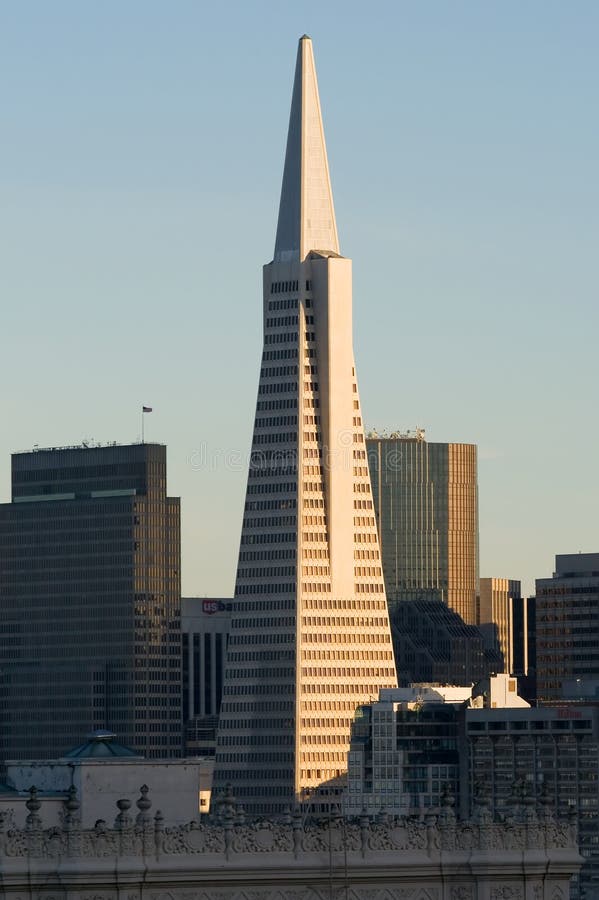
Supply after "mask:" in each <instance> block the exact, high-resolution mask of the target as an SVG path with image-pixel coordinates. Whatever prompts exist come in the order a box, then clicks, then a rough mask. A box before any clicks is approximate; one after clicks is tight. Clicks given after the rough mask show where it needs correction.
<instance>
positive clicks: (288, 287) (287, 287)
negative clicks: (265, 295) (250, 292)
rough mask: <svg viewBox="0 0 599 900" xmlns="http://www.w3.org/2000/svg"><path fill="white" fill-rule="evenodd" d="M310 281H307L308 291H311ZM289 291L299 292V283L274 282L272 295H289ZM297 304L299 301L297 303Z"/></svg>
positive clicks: (271, 288)
mask: <svg viewBox="0 0 599 900" xmlns="http://www.w3.org/2000/svg"><path fill="white" fill-rule="evenodd" d="M309 284H310V282H309V281H306V290H307V291H308V290H310V288H309V287H308V285H309ZM289 291H299V281H297V280H295V281H293V280H292V281H273V283H272V284H271V286H270V293H271V294H287V293H289ZM295 302H296V303H297V300H296V301H295Z"/></svg>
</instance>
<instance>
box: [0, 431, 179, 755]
mask: <svg viewBox="0 0 599 900" xmlns="http://www.w3.org/2000/svg"><path fill="white" fill-rule="evenodd" d="M180 556H181V552H180V510H179V499H178V498H174V497H167V495H166V448H165V447H164V446H160V445H158V444H136V445H132V446H117V445H110V446H103V447H87V446H82V447H66V448H52V449H48V450H39V451H34V452H32V453H17V454H15V455H14V456H13V457H12V503H5V504H2V505H0V659H1V660H2V663H1V668H2V674H1V677H0V697H1V704H0V742H1V755H2V758H3V759H48V758H51V757H58V756H60V755H61V754H63V753H65V752H66V751H67V750H68V749H69V748H70V747H72V746H73V744H74V743H77V742H83V740H84V739H85V737H86V735H87V734H88V733H89V732H92V731H95V730H97V729H108V730H109V731H112V732H114V733H115V734H116V735H117V736H118V739H119V741H120V742H122V743H124V744H127V745H129V746H131V747H133V748H134V749H135V750H136V751H137V752H139V753H140V754H143V755H145V756H147V757H154V758H155V757H168V756H174V755H178V754H179V753H180V751H181V742H182V727H181V707H180V696H181V677H180V672H181V634H180V596H181V591H180Z"/></svg>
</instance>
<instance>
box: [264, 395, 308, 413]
mask: <svg viewBox="0 0 599 900" xmlns="http://www.w3.org/2000/svg"><path fill="white" fill-rule="evenodd" d="M304 405H305V404H304ZM271 409H297V397H285V398H283V399H282V400H259V401H258V403H256V412H266V411H267V410H271Z"/></svg>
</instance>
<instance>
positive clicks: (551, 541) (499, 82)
mask: <svg viewBox="0 0 599 900" xmlns="http://www.w3.org/2000/svg"><path fill="white" fill-rule="evenodd" d="M263 8H264V9H267V8H268V4H265V5H264V6H263ZM334 8H335V5H334V4H333V5H332V6H331V8H330V9H327V10H322V9H320V8H319V9H318V10H317V8H316V6H315V5H313V6H310V5H309V4H308V5H307V7H306V9H302V12H301V15H300V14H299V13H298V14H296V13H295V12H294V13H291V12H289V11H283V10H275V5H274V4H273V5H272V7H271V9H272V15H270V16H269V15H263V16H260V15H254V14H253V12H249V11H248V12H246V11H245V10H244V9H243V8H242V7H241V5H240V6H239V9H238V15H237V17H236V25H235V27H234V28H233V29H230V28H229V25H230V22H229V21H226V19H228V17H225V16H224V13H219V12H218V11H215V10H210V11H203V12H202V15H201V16H200V15H199V13H196V12H195V11H194V9H193V7H192V5H191V4H185V3H182V4H181V6H180V7H179V11H178V17H177V18H176V19H175V18H174V17H173V16H168V15H167V14H166V13H164V12H163V11H160V10H159V9H158V8H153V7H148V6H147V5H145V6H144V9H143V13H144V14H143V16H141V15H140V11H141V6H140V5H139V4H135V3H132V4H131V5H130V7H128V9H127V10H119V11H118V17H117V13H116V7H114V8H113V9H114V10H115V11H114V13H112V12H111V8H110V6H108V7H105V8H104V11H102V12H101V11H92V10H85V11H79V10H77V9H76V7H75V6H74V5H73V4H69V3H58V4H54V5H53V9H52V11H51V13H50V11H47V12H46V11H45V10H43V9H42V8H40V9H39V10H38V12H37V15H36V16H35V17H28V16H27V14H26V12H24V11H20V10H18V9H16V8H14V9H11V10H9V9H8V8H6V9H4V10H2V12H1V13H0V15H1V24H2V28H1V29H0V33H1V34H2V37H0V41H2V42H3V44H2V48H1V49H2V54H1V55H2V60H3V63H2V65H3V68H4V69H5V70H6V73H7V75H8V76H12V77H7V78H5V79H4V80H3V84H4V89H7V90H6V96H5V97H3V106H4V108H5V109H6V111H7V114H6V117H5V120H4V122H3V124H2V128H3V130H4V129H6V130H7V134H6V136H5V137H6V139H5V140H3V147H4V156H5V165H4V166H3V171H2V175H1V176H0V190H1V191H2V198H3V202H2V208H3V215H2V216H1V217H0V228H1V230H2V235H3V244H2V246H3V251H2V255H3V272H4V278H3V295H5V296H6V297H8V298H9V302H8V303H7V304H6V307H7V308H6V310H5V316H6V319H5V325H4V329H3V333H4V334H5V335H7V336H8V340H6V338H5V341H6V344H5V347H4V349H3V371H4V381H5V384H8V381H9V377H10V376H11V375H12V374H14V373H19V378H18V379H13V382H16V383H14V385H13V387H12V389H11V390H10V391H8V390H5V391H4V392H3V394H2V400H1V415H2V421H3V423H4V428H3V430H2V436H1V439H0V499H2V500H4V501H6V500H8V499H9V473H10V458H9V455H10V452H11V451H18V450H25V449H30V448H31V447H33V446H34V445H35V444H39V445H43V446H48V445H50V446H55V445H65V444H75V443H78V442H79V441H80V440H81V439H82V438H84V437H88V438H89V437H94V438H97V439H101V440H103V441H109V440H114V439H118V440H119V441H121V442H122V443H127V442H128V441H129V440H131V439H132V438H135V437H136V436H138V433H139V410H140V407H141V405H142V404H143V403H147V404H149V405H151V406H153V407H154V413H153V415H152V416H151V417H150V420H149V421H148V422H147V423H146V425H147V439H148V440H159V441H164V442H165V443H167V444H168V446H169V450H170V459H171V472H169V476H170V477H169V493H171V494H175V495H181V496H182V498H183V504H182V517H183V532H184V534H183V539H184V549H183V559H184V565H183V577H184V584H183V591H184V593H185V594H207V595H221V596H225V595H229V594H230V593H231V592H232V585H233V579H234V571H235V556H236V553H237V548H238V539H239V521H240V518H241V516H240V513H241V508H242V504H243V490H244V485H243V481H244V477H245V475H244V471H245V462H244V460H245V458H247V455H248V454H249V448H250V436H251V415H252V412H251V411H252V409H253V404H254V400H255V391H256V385H257V374H258V373H257V365H256V360H257V358H258V354H259V344H260V337H259V334H258V329H257V327H256V324H255V320H256V313H257V311H258V310H259V302H260V301H259V294H260V283H259V277H257V276H256V272H255V260H256V259H263V258H266V256H267V253H268V252H269V247H270V238H271V232H270V222H271V221H272V216H273V213H274V212H275V211H276V195H277V182H278V178H280V172H281V163H280V158H281V151H282V139H281V136H280V134H279V129H278V123H279V122H280V120H281V117H282V116H284V115H285V107H286V102H287V94H288V90H289V85H290V78H289V77H288V78H285V77H283V76H282V75H281V74H280V73H282V72H285V71H287V70H286V68H285V60H286V59H287V56H288V53H289V48H291V47H292V46H293V44H294V42H295V40H296V39H297V36H298V35H299V34H301V33H302V32H303V31H307V32H308V33H310V34H311V35H312V37H313V38H314V40H315V44H316V46H317V49H318V50H319V55H321V56H322V59H323V67H324V71H323V73H322V76H324V77H323V81H324V83H325V85H326V87H325V100H326V105H327V110H328V111H329V112H328V137H329V155H330V156H331V158H332V160H333V170H334V173H335V177H334V185H333V188H334V190H335V196H336V200H337V204H338V207H339V208H340V210H341V213H342V215H341V218H342V220H343V233H342V239H343V246H344V248H346V252H347V253H348V255H349V256H353V257H354V258H356V259H359V260H360V263H359V266H356V271H355V294H356V299H357V300H359V302H358V303H357V304H356V306H357V313H356V334H355V339H356V352H357V358H358V368H359V370H360V373H361V389H362V404H363V408H364V418H365V422H366V424H367V426H374V427H377V428H379V429H380V428H383V427H385V426H386V427H387V428H389V429H390V430H391V429H395V428H396V427H400V428H402V429H405V428H409V427H414V426H415V425H423V426H425V427H426V428H427V436H428V437H429V438H430V439H431V440H436V441H443V442H452V441H456V442H472V443H475V444H477V445H478V446H479V448H480V453H479V461H480V462H479V469H480V472H479V481H480V534H481V574H482V575H485V576H496V577H514V578H519V579H521V580H522V581H523V587H524V590H525V592H527V593H531V592H532V586H533V580H534V578H535V577H540V576H542V575H544V574H547V575H550V574H551V567H552V560H553V556H554V555H555V554H556V553H566V552H572V553H575V552H577V551H578V550H582V551H589V552H591V551H593V550H595V549H596V547H595V544H596V529H595V527H594V522H593V509H594V508H595V507H596V504H597V499H598V497H597V483H596V479H595V481H593V479H592V477H591V478H589V471H590V472H591V473H592V472H593V469H592V467H591V466H589V467H588V468H587V467H585V466H584V465H580V466H577V467H573V466H572V465H571V453H572V447H573V444H574V442H578V441H581V435H582V441H581V443H582V446H583V447H584V448H585V450H586V452H587V453H588V455H589V457H590V458H591V459H592V458H593V457H594V455H596V449H595V448H596V447H597V445H598V444H599V435H598V432H597V427H598V426H597V423H596V422H595V421H593V420H592V418H591V417H590V416H587V415H585V413H587V412H588V410H589V408H592V407H591V403H592V397H593V394H594V387H595V385H596V375H595V373H594V370H593V360H594V346H593V338H594V336H595V334H596V331H597V329H596V324H597V309H596V304H594V300H593V294H592V288H593V286H594V285H595V284H596V278H595V275H594V270H593V268H592V253H593V247H594V243H595V235H596V233H597V228H598V224H599V223H598V220H597V210H598V208H599V203H597V197H596V194H597V184H596V179H594V178H593V171H594V165H593V163H592V160H593V158H594V157H596V152H595V148H596V146H597V142H598V137H599V135H598V132H597V123H596V122H595V121H593V120H592V117H590V116H589V115H588V109H591V108H592V99H593V91H592V84H593V83H594V78H593V73H594V72H595V71H596V65H597V63H596V59H595V58H594V55H593V53H594V50H593V49H592V48H593V44H594V42H593V39H592V35H593V34H596V30H597V25H598V24H599V19H598V13H597V10H596V9H595V8H594V7H593V6H592V5H591V4H585V3H581V4H580V5H579V6H577V9H576V11H575V13H571V12H570V13H569V12H567V11H560V10H558V9H556V8H553V9H545V8H544V7H543V6H542V4H538V3H537V4H534V3H533V4H531V5H530V7H527V9H526V10H523V9H519V8H516V7H515V6H514V7H512V8H506V7H503V8H502V9H501V10H498V9H496V10H473V9H472V8H471V7H470V8H467V7H466V6H465V5H460V4H458V5H456V6H455V7H454V8H453V9H452V10H451V11H444V10H442V9H441V8H438V9H437V10H436V11H435V14H434V15H431V14H430V13H429V14H428V15H427V13H426V11H418V10H412V9H409V8H408V7H407V6H406V5H403V4H402V5H399V6H397V7H396V6H395V5H391V4H389V5H387V6H384V7H383V8H382V12H381V18H380V19H378V20H377V21H372V22H371V21H368V20H366V19H362V18H361V17H359V15H358V12H357V7H351V5H350V7H347V5H344V7H343V9H344V13H345V15H344V16H343V17H342V18H343V21H340V17H339V16H338V15H335V14H334V12H333V10H334ZM317 16H318V18H317ZM30 18H32V21H30ZM116 18H118V24H119V28H118V29H114V28H113V27H112V26H113V24H114V21H115V19H116ZM200 19H201V21H200ZM140 22H141V27H140ZM204 36H209V37H210V40H204V41H203V42H202V47H203V51H202V54H197V39H198V38H199V37H204ZM4 42H6V46H4ZM261 42H263V43H264V45H265V46H268V53H267V54H265V55H264V57H263V58H260V59H257V58H256V57H257V56H259V54H256V53H255V48H256V47H258V46H260V43H261ZM132 46H134V47H135V53H132V52H131V48H132ZM107 54H108V55H107ZM200 56H201V57H202V59H199V58H198V57H200ZM356 60H359V61H360V62H359V65H352V64H353V62H354V61H356ZM75 72H76V77H75ZM211 74H212V75H213V76H215V77H214V78H212V79H211V78H210V77H209V76H210V75H211ZM322 76H321V77H322ZM257 96H260V97H261V105H260V108H259V109H258V108H257V107H256V105H255V98H256V97H257ZM344 97H345V98H347V97H351V98H352V99H351V103H352V109H351V114H349V115H348V109H347V108H343V106H344V104H345V105H347V103H348V102H349V101H348V100H343V98H344ZM337 98H339V102H337ZM206 124H208V125H209V127H208V128H207V127H206ZM373 141H374V142H375V148H373V146H372V143H373ZM370 160H375V162H374V163H372V162H369V161H370ZM365 165H366V166H367V167H368V168H367V169H366V170H365V168H364V166H365ZM248 185H249V186H248ZM357 185H360V187H356V186H357ZM233 223H234V225H235V229H234V230H235V232H238V231H239V232H243V233H244V234H246V235H247V236H248V237H247V241H246V243H245V244H244V246H243V247H236V248H235V254H236V261H235V265H230V263H229V260H228V255H229V253H230V246H229V243H228V241H227V240H226V238H228V237H229V235H230V234H232V231H233V227H232V225H233ZM32 261H35V264H33V262H32ZM213 262H215V263H216V264H215V265H209V263H213ZM212 272H214V273H215V274H214V275H213V274H212ZM250 285H252V286H253V287H252V288H250V287H248V286H250ZM231 306H233V308H234V310H235V315H236V316H237V317H238V320H239V329H238V330H235V329H233V328H231V318H230V313H229V310H230V308H231ZM582 326H583V327H582ZM25 339H26V348H27V354H28V357H27V365H26V366H25V365H24V364H23V342H24V340H25ZM225 339H227V340H228V341H229V343H230V353H229V355H228V357H227V358H226V359H224V358H221V355H217V350H216V346H217V345H221V344H222V341H223V340H225ZM165 342H166V347H167V350H168V352H165ZM231 359H234V360H235V361H236V365H231V364H230V360H231ZM210 371H214V372H216V376H215V378H213V379H210V378H209V377H208V373H209V372H210ZM240 373H241V377H240ZM252 373H254V375H252ZM190 410H195V411H197V413H191V414H190ZM232 457H233V460H232V461H231V458H232ZM227 460H229V462H227ZM194 461H195V462H199V465H198V466H197V467H194ZM548 485H549V486H550V490H548V489H547V486H548Z"/></svg>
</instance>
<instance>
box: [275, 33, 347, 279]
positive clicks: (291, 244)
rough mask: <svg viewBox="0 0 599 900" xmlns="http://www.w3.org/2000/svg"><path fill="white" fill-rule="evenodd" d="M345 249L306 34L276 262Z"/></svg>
mask: <svg viewBox="0 0 599 900" xmlns="http://www.w3.org/2000/svg"><path fill="white" fill-rule="evenodd" d="M311 250H327V251H332V252H333V253H339V240H338V238H337V225H336V222H335V209H334V207H333V193H332V191H331V181H330V178H329V164H328V161H327V150H326V144H325V139H324V129H323V125H322V115H321V112H320V100H319V97H318V82H317V80H316V68H315V66H314V54H313V52H312V41H311V40H310V38H309V37H308V36H307V35H304V36H303V37H302V38H300V42H299V47H298V51H297V62H296V65H295V80H294V83H293V97H292V101H291V115H290V117H289V131H288V133H287V151H286V154H285V169H284V171H283V186H282V189H281V201H280V204H279V221H278V224H277V238H276V242H275V255H274V261H275V262H292V261H295V260H298V259H299V261H300V262H301V261H302V260H304V259H305V258H306V256H307V255H308V253H309V252H310V251H311Z"/></svg>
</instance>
